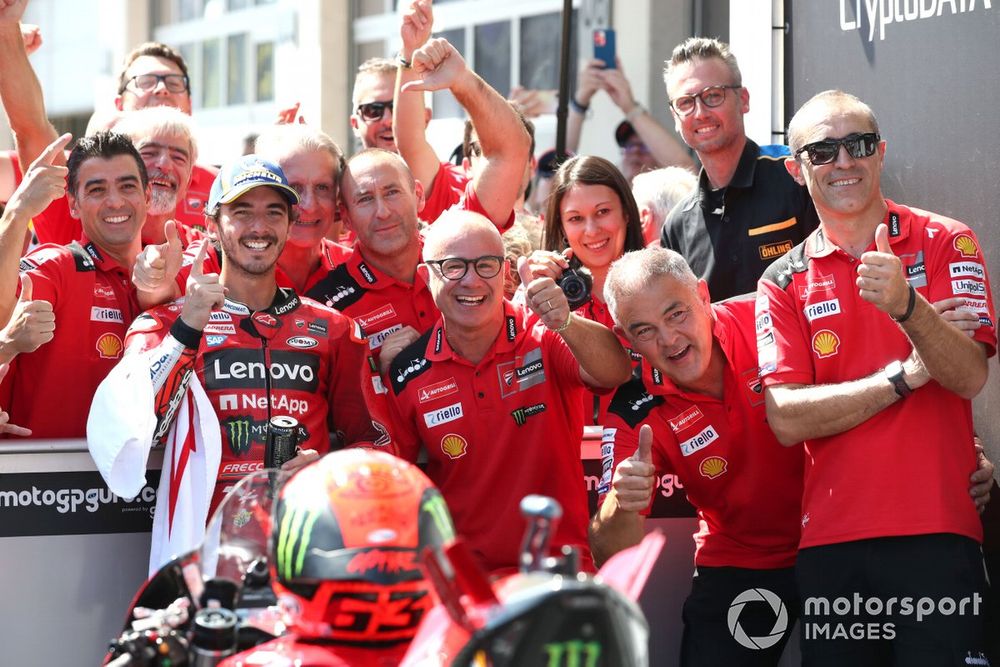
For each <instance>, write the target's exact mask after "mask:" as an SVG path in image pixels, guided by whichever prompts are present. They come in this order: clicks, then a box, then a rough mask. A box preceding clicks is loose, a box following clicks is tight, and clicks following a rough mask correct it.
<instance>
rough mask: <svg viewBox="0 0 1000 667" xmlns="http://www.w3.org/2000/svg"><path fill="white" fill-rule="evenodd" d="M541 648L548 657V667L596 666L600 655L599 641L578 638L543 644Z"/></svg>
mask: <svg viewBox="0 0 1000 667" xmlns="http://www.w3.org/2000/svg"><path fill="white" fill-rule="evenodd" d="M543 648H544V649H545V653H546V654H547V655H548V657H549V661H548V663H546V664H547V666H548V667H597V661H598V660H599V659H600V657H601V645H600V643H598V642H585V641H581V640H579V639H573V640H571V641H568V642H556V643H553V644H545V646H544V647H543Z"/></svg>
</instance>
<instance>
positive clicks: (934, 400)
mask: <svg viewBox="0 0 1000 667" xmlns="http://www.w3.org/2000/svg"><path fill="white" fill-rule="evenodd" d="M789 139H790V142H789V143H790V147H791V150H792V155H793V157H791V158H789V159H788V160H787V161H786V163H785V164H786V167H787V168H788V171H789V173H790V174H791V175H792V177H793V178H795V179H796V180H797V181H798V182H799V183H800V184H804V185H805V186H806V187H807V188H808V189H809V194H810V196H811V197H812V200H813V203H814V204H815V206H816V210H817V212H818V213H819V218H820V227H819V229H817V230H816V231H815V232H813V233H812V234H811V235H810V236H809V237H808V238H807V239H806V241H805V242H804V243H802V244H800V245H799V246H797V247H795V248H793V249H792V250H791V251H789V253H788V254H787V255H785V257H783V258H782V259H780V260H778V261H777V262H776V263H775V264H774V265H772V266H771V267H770V268H769V269H768V270H767V272H766V273H765V274H764V276H763V277H762V278H761V281H760V285H759V290H758V297H757V321H756V325H757V326H756V331H757V335H758V337H759V338H758V350H759V363H760V372H761V377H762V380H763V382H764V388H765V399H766V402H767V417H768V422H769V423H770V425H771V428H772V429H773V430H774V432H775V434H776V436H777V437H778V439H779V440H780V441H781V442H782V443H783V444H786V445H792V444H795V443H798V442H800V441H804V442H805V451H806V454H807V457H808V459H809V462H810V465H809V467H808V468H807V470H806V476H805V495H804V498H803V503H802V516H801V525H802V541H801V545H800V546H801V550H800V552H799V557H798V561H797V566H796V567H797V577H798V584H799V591H800V597H801V598H802V599H803V600H805V607H804V609H803V612H804V613H803V617H802V621H803V630H804V632H803V636H804V642H803V656H804V658H805V663H806V664H816V665H827V664H829V665H833V664H837V665H843V664H907V665H924V664H926V665H946V664H947V665H968V664H986V662H988V661H986V659H985V656H984V655H983V653H982V651H983V650H984V628H983V616H982V613H983V609H982V605H981V602H982V596H983V594H984V593H985V589H986V582H985V576H984V569H983V559H982V552H981V549H980V542H981V541H982V525H981V523H980V521H979V517H978V516H977V515H976V509H975V506H974V504H973V503H972V502H971V501H970V499H969V497H968V494H967V493H966V490H965V489H966V480H967V479H968V475H969V473H970V472H971V471H972V470H974V469H975V467H976V455H975V450H974V446H973V427H972V411H971V404H970V400H971V399H972V398H973V397H974V396H975V395H976V394H977V393H979V391H980V389H981V388H982V387H983V384H984V383H985V382H986V377H987V358H988V357H989V356H991V355H993V354H994V353H995V350H996V332H995V327H994V314H993V303H992V296H991V290H990V284H989V280H988V277H987V274H986V267H985V261H984V258H983V254H982V251H981V250H980V246H979V242H978V241H977V240H976V236H975V234H974V233H973V232H972V231H971V230H970V229H969V228H968V227H966V226H965V225H964V224H962V223H960V222H957V221H955V220H951V219H948V218H944V217H942V216H939V215H937V214H934V213H928V212H926V211H921V210H918V209H913V208H909V207H906V206H902V205H900V204H897V203H895V202H892V201H889V200H887V199H885V198H884V197H883V196H882V192H881V188H880V177H881V171H882V166H883V162H884V158H885V142H884V141H882V140H881V138H880V136H879V129H878V123H877V121H876V119H875V116H874V114H873V113H872V111H871V109H870V108H869V107H868V106H867V105H865V104H864V103H863V102H861V101H860V100H859V99H857V98H856V97H854V96H853V95H849V94H847V93H843V92H840V91H827V92H824V93H820V94H818V95H816V96H815V97H813V98H812V99H811V100H809V101H808V102H806V103H805V104H804V105H803V106H802V108H801V109H799V111H798V112H797V113H796V114H795V117H794V118H793V119H792V121H791V123H790V125H789ZM946 297H961V298H963V299H964V300H965V305H964V307H963V308H964V309H965V310H967V311H969V312H972V313H974V314H975V315H976V316H978V319H979V322H980V324H981V326H980V327H979V328H978V329H977V330H976V331H974V332H973V334H972V335H971V336H967V335H964V334H963V333H962V332H960V331H958V330H957V329H955V328H954V327H952V326H949V324H948V322H946V321H945V320H944V319H943V318H942V317H941V316H940V315H938V313H937V312H935V309H934V308H933V307H932V306H931V305H930V304H931V302H934V301H937V300H940V299H943V298H946ZM890 472H891V474H889V473H890ZM918 481H919V483H918ZM839 597H846V598H848V599H850V600H860V602H859V603H857V604H853V605H852V608H851V609H849V610H847V613H840V611H843V610H840V611H838V610H832V611H831V608H830V607H829V606H827V605H825V604H824V602H825V601H832V600H835V599H836V598H839ZM907 597H911V598H912V599H914V600H916V599H920V598H927V599H928V600H931V601H932V603H933V605H934V609H933V611H932V613H924V614H919V615H915V613H914V612H913V610H912V609H911V610H909V611H908V610H906V609H904V608H901V607H896V608H895V609H888V608H886V607H885V605H886V604H887V603H888V601H889V600H902V599H904V598H907ZM949 599H950V600H952V601H954V602H955V603H956V604H963V611H962V612H960V613H955V612H954V611H952V612H949V611H948V608H949V607H948V606H947V603H948V600H949ZM873 601H874V602H873ZM939 604H941V605H942V606H938V605H939ZM838 625H843V626H845V627H852V626H857V627H863V628H865V629H866V632H865V633H864V636H863V637H862V640H863V641H859V640H858V639H855V638H845V637H844V634H843V633H830V634H827V633H826V632H825V631H824V630H823V628H824V627H830V626H838ZM834 629H835V628H834ZM848 637H850V635H848ZM980 661H982V662H980Z"/></svg>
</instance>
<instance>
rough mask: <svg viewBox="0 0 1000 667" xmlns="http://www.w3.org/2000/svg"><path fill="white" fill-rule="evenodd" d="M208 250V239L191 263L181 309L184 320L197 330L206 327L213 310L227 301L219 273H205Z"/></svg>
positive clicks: (203, 242)
mask: <svg viewBox="0 0 1000 667" xmlns="http://www.w3.org/2000/svg"><path fill="white" fill-rule="evenodd" d="M207 250H208V241H207V240H206V241H202V245H201V247H200V248H198V254H197V255H196V256H195V258H194V263H193V264H192V265H191V275H189V276H188V279H187V289H186V291H185V296H184V307H183V308H182V309H181V319H182V320H184V324H186V325H188V326H189V327H191V328H192V329H195V330H197V331H203V330H204V329H205V325H207V324H208V318H209V316H210V315H211V314H212V310H214V309H216V308H222V304H223V303H225V301H226V288H225V287H223V286H222V283H221V282H219V274H218V273H204V270H205V253H206V252H207Z"/></svg>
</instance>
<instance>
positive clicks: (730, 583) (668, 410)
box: [591, 247, 993, 667]
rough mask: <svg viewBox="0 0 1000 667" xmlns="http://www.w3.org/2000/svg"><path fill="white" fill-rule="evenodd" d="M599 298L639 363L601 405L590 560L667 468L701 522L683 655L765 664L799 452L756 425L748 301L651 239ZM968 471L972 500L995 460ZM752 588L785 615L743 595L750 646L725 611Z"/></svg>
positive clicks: (647, 500)
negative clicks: (713, 298)
mask: <svg viewBox="0 0 1000 667" xmlns="http://www.w3.org/2000/svg"><path fill="white" fill-rule="evenodd" d="M605 296H606V297H607V302H608V307H609V309H610V310H611V312H612V314H613V316H614V318H615V322H616V330H617V331H619V332H620V333H621V335H623V336H624V337H625V338H626V339H627V340H628V341H629V343H630V347H631V349H632V350H634V351H636V352H637V353H639V354H641V355H642V358H643V363H642V366H641V369H642V370H641V373H640V374H635V375H633V377H632V379H631V380H629V382H627V383H625V384H624V385H622V386H621V387H619V388H618V389H617V390H616V391H615V394H614V398H613V399H612V401H611V405H610V407H609V408H608V418H607V421H606V422H605V431H604V438H603V447H602V455H603V457H604V465H603V466H602V467H603V470H604V471H605V473H604V477H603V478H602V479H601V482H600V485H599V487H598V491H599V493H600V494H601V505H600V509H599V510H598V513H597V514H596V515H595V517H594V520H593V522H592V523H591V546H592V548H593V550H594V558H595V559H596V560H597V562H598V563H602V562H604V561H606V560H607V559H608V558H609V557H611V556H612V555H613V554H615V553H617V552H618V551H620V550H622V549H625V548H628V547H630V546H633V545H635V544H638V543H639V541H640V540H641V539H642V537H643V535H644V533H645V525H644V524H645V516H646V515H647V514H648V512H649V511H650V510H651V508H652V507H653V504H654V503H655V501H653V493H654V490H655V486H656V485H655V480H656V479H659V478H662V476H663V475H666V474H668V473H673V474H675V475H677V477H678V479H679V480H680V482H682V483H683V486H684V491H685V493H686V494H687V498H688V500H689V501H691V503H692V504H693V505H694V506H695V508H696V509H697V510H698V517H699V519H700V524H699V528H698V532H697V533H696V534H695V536H694V539H695V543H696V548H695V567H696V570H695V576H694V578H693V580H692V583H691V592H690V594H689V595H688V597H687V599H686V600H685V602H684V610H683V618H684V635H683V640H682V643H681V646H680V655H681V660H680V663H681V665H683V666H684V667H693V666H696V665H704V666H705V667H715V666H716V665H727V666H731V667H735V666H738V665H742V666H746V667H750V666H756V667H760V666H762V665H777V664H778V661H779V659H780V658H781V655H782V651H783V649H784V646H785V644H786V643H787V641H788V639H789V638H790V636H791V630H792V628H793V626H794V625H795V619H796V618H797V617H798V615H799V614H798V609H799V603H798V595H797V589H796V586H795V573H794V568H793V566H794V564H795V559H796V553H797V551H798V541H799V533H800V525H799V524H800V521H799V519H800V515H799V505H800V501H801V498H802V479H803V473H804V465H805V462H804V460H803V451H802V449H801V448H798V447H795V448H786V447H782V446H781V443H779V442H778V440H777V438H775V436H774V433H773V432H772V431H771V429H770V427H769V426H768V423H767V419H766V412H765V404H764V395H763V390H762V385H761V383H760V380H759V378H758V373H757V338H756V334H755V332H754V325H753V321H754V299H753V297H752V296H751V295H744V296H742V297H737V298H733V299H728V300H726V301H722V302H719V303H714V304H712V303H709V295H708V288H707V285H706V284H705V281H704V280H699V279H697V278H696V277H695V275H694V274H693V273H692V272H691V269H690V268H689V267H688V266H687V263H686V262H685V261H684V259H683V258H682V257H681V256H680V255H678V254H677V253H676V252H674V251H672V250H666V249H664V248H658V247H657V248H647V249H645V250H642V251H639V252H632V253H627V254H626V255H625V256H624V257H622V258H621V259H619V260H618V261H616V262H615V263H614V264H613V265H612V267H611V270H610V271H609V272H608V277H607V281H606V282H605ZM644 431H645V432H644ZM980 468H981V469H980V470H978V471H977V472H976V473H975V474H973V475H972V476H971V477H970V478H969V479H968V482H967V485H968V487H969V488H968V493H969V495H970V496H971V497H972V498H973V499H974V500H975V503H976V505H978V506H983V505H985V504H986V502H987V501H988V500H989V489H990V487H991V485H992V473H993V466H992V465H991V464H990V463H989V462H988V461H986V459H985V457H983V458H982V459H981V463H980ZM760 589H763V590H767V591H768V592H769V593H773V594H774V595H775V597H774V598H767V602H771V601H773V600H780V601H781V603H782V604H783V605H784V608H785V613H786V616H785V618H786V620H787V624H786V625H785V626H784V628H785V629H784V631H782V632H781V634H771V633H769V632H768V631H770V630H771V628H773V627H774V626H775V625H776V623H775V621H776V615H775V612H774V611H773V609H772V607H771V605H770V604H767V603H766V602H763V601H754V602H752V603H750V604H747V605H746V606H745V607H744V608H743V610H742V611H741V613H740V615H739V623H740V626H741V627H742V628H744V629H745V631H746V633H747V635H749V636H757V637H761V636H766V640H765V641H762V642H761V645H760V646H759V647H758V648H749V647H747V646H746V645H745V644H741V643H739V642H738V641H737V640H736V639H735V638H734V636H733V633H732V631H731V630H730V623H729V614H730V607H731V606H732V604H733V601H734V600H735V599H736V598H737V596H739V595H741V594H743V593H744V592H745V591H748V590H760ZM758 600H760V598H758ZM765 643H766V645H764V644H765Z"/></svg>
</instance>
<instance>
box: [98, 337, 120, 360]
mask: <svg viewBox="0 0 1000 667" xmlns="http://www.w3.org/2000/svg"><path fill="white" fill-rule="evenodd" d="M97 353H98V354H99V355H101V359H117V358H118V357H120V356H122V339H121V338H119V337H118V336H116V335H115V334H113V333H106V334H104V335H103V336H101V337H100V338H98V339H97Z"/></svg>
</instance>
